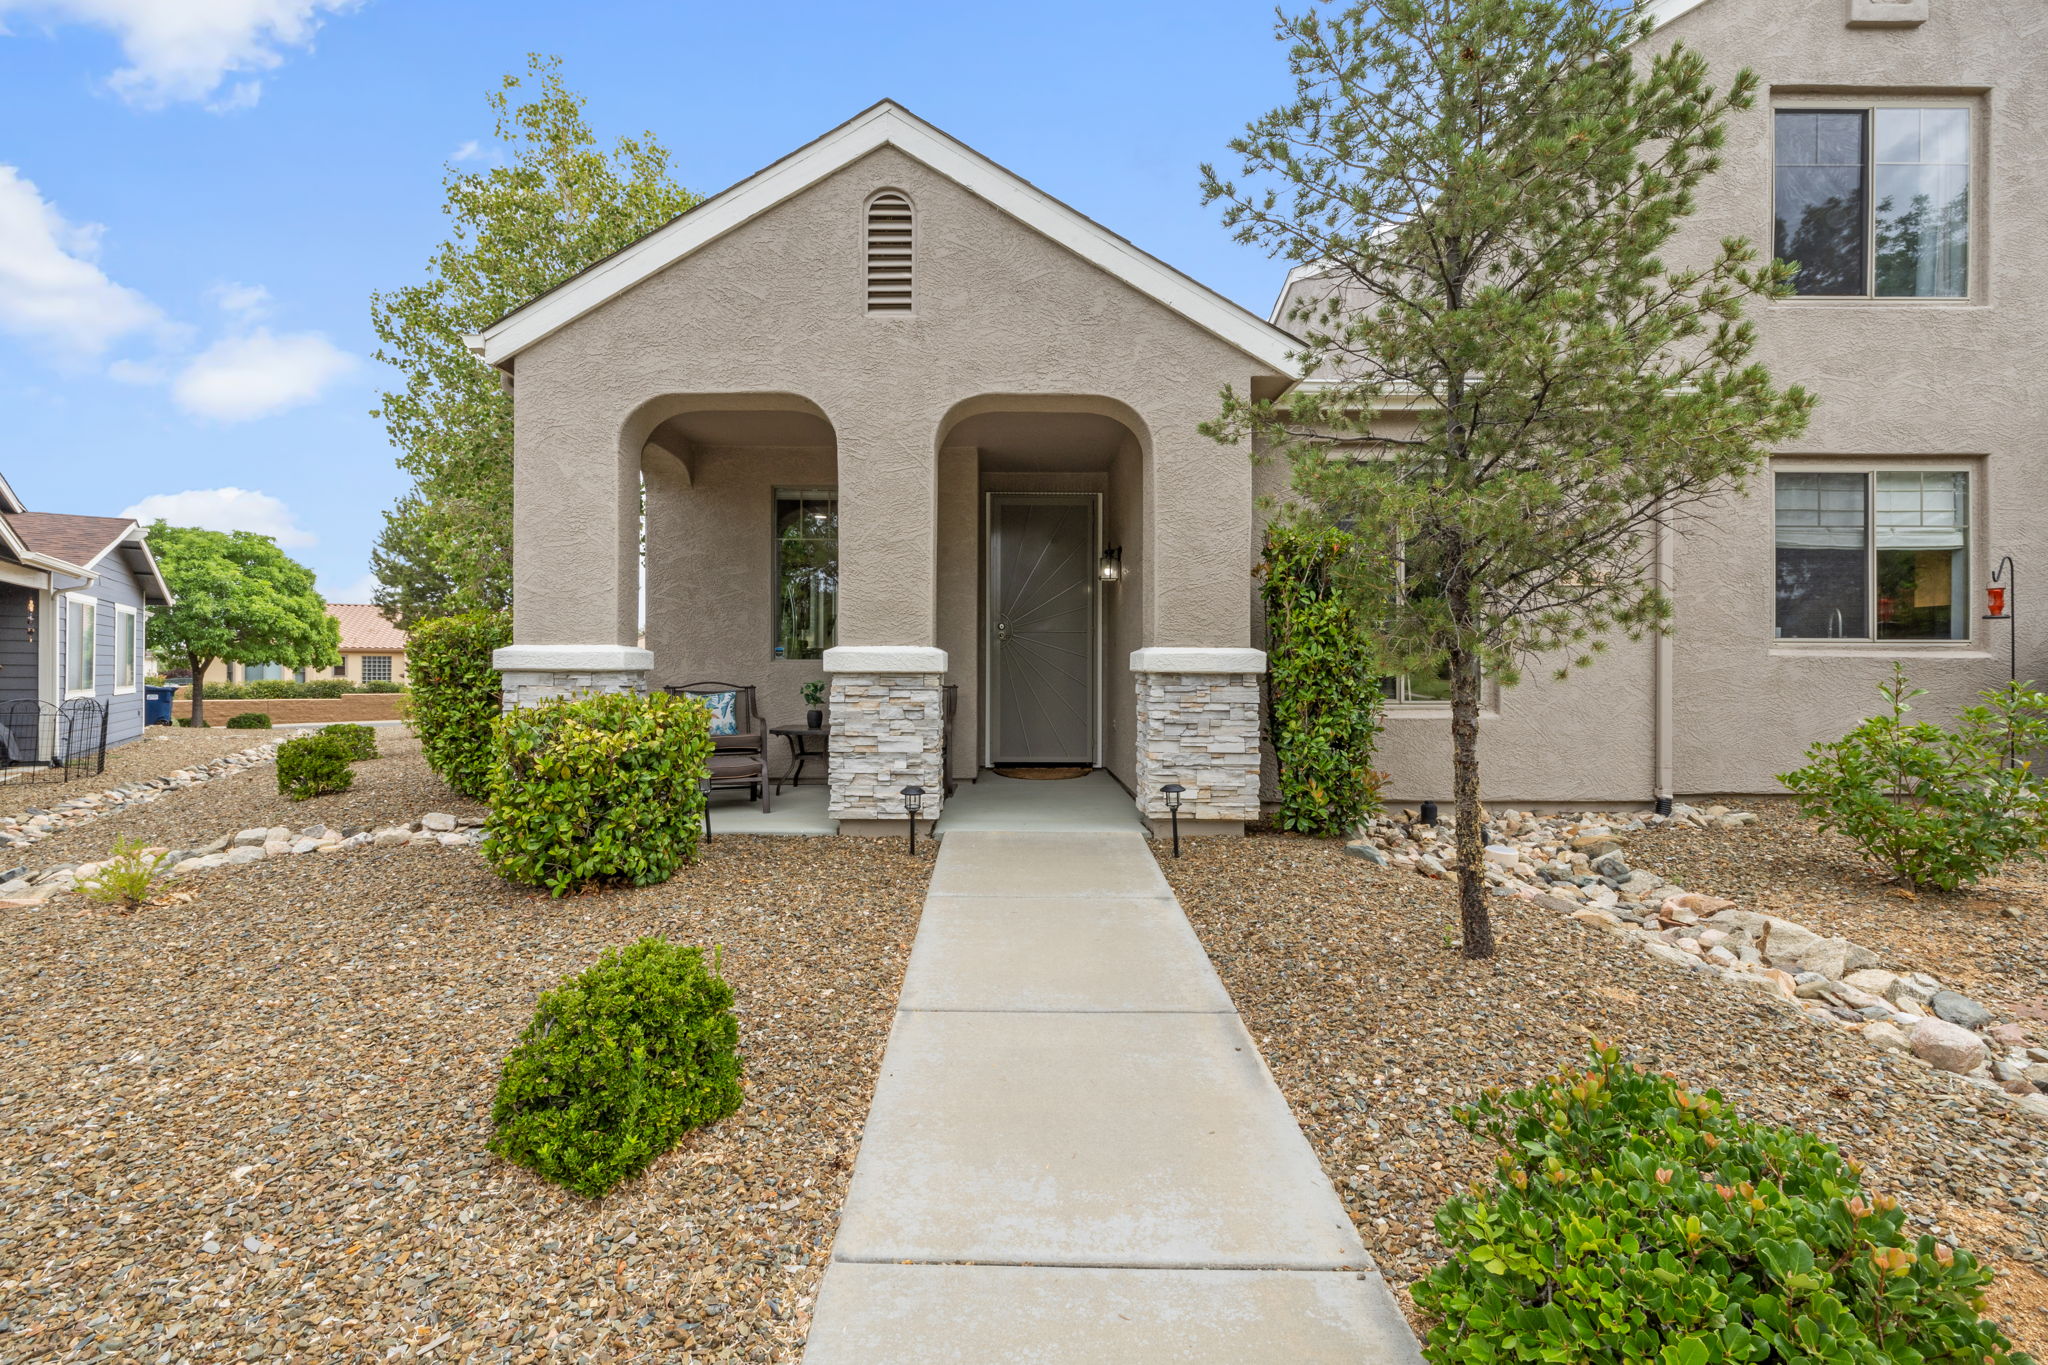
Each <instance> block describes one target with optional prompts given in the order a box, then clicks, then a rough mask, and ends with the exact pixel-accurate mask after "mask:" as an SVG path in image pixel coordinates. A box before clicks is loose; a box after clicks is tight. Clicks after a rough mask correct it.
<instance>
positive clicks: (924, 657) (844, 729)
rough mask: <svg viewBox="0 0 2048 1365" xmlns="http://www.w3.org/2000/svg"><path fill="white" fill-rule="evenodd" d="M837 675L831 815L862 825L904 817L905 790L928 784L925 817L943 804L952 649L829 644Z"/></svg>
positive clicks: (828, 663)
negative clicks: (948, 662)
mask: <svg viewBox="0 0 2048 1365" xmlns="http://www.w3.org/2000/svg"><path fill="white" fill-rule="evenodd" d="M824 663H825V669H826V671H827V672H828V673H830V674H831V676H832V687H831V697H832V739H831V749H830V758H829V760H828V767H829V770H830V777H831V805H830V812H831V815H832V818H833V819H835V820H839V821H841V822H846V823H845V824H843V825H842V828H847V827H851V828H852V829H853V830H854V831H855V832H859V830H860V826H861V825H862V824H864V823H865V822H870V821H887V822H890V823H891V824H895V823H898V822H901V821H902V820H903V819H904V805H903V789H904V788H905V787H909V786H917V787H922V788H924V793H925V794H924V801H923V805H922V807H921V808H920V810H919V812H918V818H919V820H935V819H937V818H938V816H939V812H940V810H941V809H942V808H943V806H944V804H945V785H946V783H945V761H944V750H945V727H946V692H945V687H946V652H945V651H944V650H942V649H932V648H928V647H924V646H907V645H904V646H856V645H842V646H839V647H836V648H833V649H828V650H826V651H825V660H824Z"/></svg>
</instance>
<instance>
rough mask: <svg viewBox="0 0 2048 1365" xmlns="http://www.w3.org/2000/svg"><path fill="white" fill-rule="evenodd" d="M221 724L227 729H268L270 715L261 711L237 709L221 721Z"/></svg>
mask: <svg viewBox="0 0 2048 1365" xmlns="http://www.w3.org/2000/svg"><path fill="white" fill-rule="evenodd" d="M221 726H222V728H224V729H228V730H268V729H269V728H270V717H269V715H268V714H266V713H265V712H262V711H237V712H236V713H235V714H234V715H232V716H229V717H228V718H227V719H226V720H224V721H222V722H221Z"/></svg>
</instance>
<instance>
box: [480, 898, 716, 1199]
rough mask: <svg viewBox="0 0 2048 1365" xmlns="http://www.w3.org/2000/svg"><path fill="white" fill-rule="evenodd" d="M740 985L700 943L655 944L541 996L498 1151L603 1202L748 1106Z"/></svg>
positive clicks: (502, 1110) (501, 1095) (500, 1105)
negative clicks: (735, 989)
mask: <svg viewBox="0 0 2048 1365" xmlns="http://www.w3.org/2000/svg"><path fill="white" fill-rule="evenodd" d="M738 1048H739V1021H738V1020H737V1019H736V1018H735V1017H734V1016H733V1012H732V987H730V986H728V985H727V984H726V983H725V981H724V979H723V978H721V977H720V976H719V975H718V963H717V961H716V960H715V959H714V960H713V962H712V963H711V964H710V965H709V966H707V965H706V964H705V962H704V954H703V953H702V951H701V950H699V949H696V948H681V947H677V946H676V945H674V944H672V943H669V942H668V941H666V940H665V939H661V938H644V939H641V940H640V941H639V942H638V943H635V944H633V945H632V946H631V947H628V948H614V949H611V950H610V951H608V952H606V953H605V955H604V956H603V957H601V958H599V959H598V961H597V965H595V966H593V967H591V968H590V969H589V970H588V971H586V972H584V973H583V974H582V975H580V976H576V977H572V978H571V979H570V980H568V981H566V982H564V983H563V984H562V985H560V986H558V987H556V988H555V989H554V990H552V991H549V992H548V993H547V994H546V995H543V996H542V997H541V998H540V1004H539V1006H538V1007H537V1008H536V1009H535V1010H534V1015H533V1022H532V1023H531V1024H528V1025H527V1027H526V1032H525V1033H523V1034H521V1035H520V1037H519V1043H518V1045H517V1046H516V1047H514V1048H513V1050H512V1054H511V1055H510V1056H509V1057H507V1058H506V1059H505V1072H504V1076H503V1078H502V1079H501V1080H500V1081H499V1082H498V1098H497V1101H496V1103H494V1104H493V1105H492V1106H491V1121H492V1122H493V1123H495V1124H496V1125H497V1128H498V1131H497V1134H496V1135H495V1136H494V1137H493V1138H492V1139H491V1150H492V1151H494V1152H496V1153H497V1154H498V1155H499V1156H502V1157H504V1158H505V1159H506V1160H508V1161H514V1162H517V1163H518V1164H520V1165H521V1166H525V1167H527V1168H528V1169H529V1170H532V1171H534V1172H536V1173H537V1174H539V1175H542V1176H545V1177H546V1178H547V1179H549V1180H552V1181H554V1182H556V1183H557V1184H560V1185H565V1186H567V1187H568V1188H569V1189H572V1190H574V1191H576V1192H577V1193H578V1194H583V1195H588V1196H590V1197H591V1198H593V1199H599V1198H602V1197H603V1196H604V1195H605V1194H607V1193H609V1192H610V1191H611V1189H612V1188H613V1187H614V1186H616V1185H618V1184H619V1183H620V1182H621V1181H624V1180H630V1179H632V1178H633V1177H634V1176H636V1175H638V1174H639V1173H640V1172H641V1171H644V1170H646V1169H647V1165H648V1163H649V1162H651V1161H653V1160H654V1159H655V1158H656V1157H658V1156H660V1155H661V1154H662V1153H663V1152H665V1151H667V1150H668V1149H669V1148H671V1147H673V1146H674V1145H675V1144H676V1141H677V1139H679V1138H681V1137H682V1135H683V1134H684V1133H685V1132H687V1131H689V1130H690V1129H692V1128H695V1127H698V1126H700V1125H702V1124H706V1123H711V1122H714V1121H716V1120H718V1119H722V1118H724V1117H725V1116H726V1115H727V1114H730V1113H732V1112H733V1111H734V1110H736V1109H738V1108H739V1107H740V1099H741V1095H740V1067H741V1060H740V1055H739V1051H738Z"/></svg>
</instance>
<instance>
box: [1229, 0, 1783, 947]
mask: <svg viewBox="0 0 2048 1365" xmlns="http://www.w3.org/2000/svg"><path fill="white" fill-rule="evenodd" d="M1649 31H1650V21H1649V19H1648V18H1647V17H1646V16H1645V15H1644V14H1643V13H1642V7H1641V6H1640V5H1617V4H1613V3H1611V2H1610V0H1377V2H1376V3H1373V2H1364V3H1354V4H1352V5H1350V6H1349V7H1348V8H1345V9H1342V10H1336V9H1335V8H1334V7H1332V8H1316V9H1311V10H1310V11H1309V12H1307V13H1305V14H1303V15H1301V16H1299V17H1297V18H1283V19H1282V20H1281V21H1280V24H1279V34H1280V37H1281V38H1282V39H1283V40H1284V41H1285V42H1287V44H1288V45H1289V46H1288V56H1289V62H1290V65H1291V67H1292V70H1293V75H1294V78H1295V87H1296V88H1295V98H1294V99H1293V100H1291V101H1290V102H1288V103H1287V104H1285V105H1283V106H1281V107H1280V108H1278V109H1276V110H1274V111H1273V112H1271V113H1269V114H1267V115H1265V116H1264V117H1262V118H1260V119H1258V120H1257V121H1256V122H1254V123H1253V124H1251V125H1250V127H1249V128H1248V129H1247V131H1246V132H1245V134H1244V135H1243V136H1241V137H1239V138H1238V139H1236V140H1235V141H1233V142H1232V143H1231V144H1230V145H1231V150H1232V152H1233V153H1235V154H1236V156H1237V157H1238V158H1239V159H1240V161H1241V163H1242V173H1243V174H1244V175H1245V176H1246V177H1247V178H1248V183H1247V184H1245V185H1242V186H1240V185H1238V184H1235V183H1232V182H1231V181H1228V180H1226V179H1224V178H1222V177H1221V176H1220V175H1219V174H1218V173H1217V172H1216V171H1215V170H1214V168H1212V167H1206V166H1205V167H1204V168H1203V181H1204V192H1205V196H1206V198H1207V200H1208V201H1209V202H1212V203H1213V202H1218V201H1220V202H1221V203H1222V204H1223V205H1224V206H1225V212H1224V220H1225V222H1226V224H1228V225H1229V226H1231V227H1232V228H1234V229H1235V230H1236V235H1237V237H1238V239H1239V240H1240V241H1243V242H1247V243H1250V244H1253V245H1259V246H1264V247H1265V248H1267V249H1268V250H1269V251H1271V252H1272V253H1273V254H1275V255H1278V256H1282V257H1285V258H1287V259H1288V260H1290V261H1294V262H1298V263H1301V264H1303V265H1307V266H1312V267H1313V270H1312V272H1310V273H1311V275H1312V278H1311V279H1310V280H1309V281H1308V282H1307V283H1306V284H1305V285H1304V288H1303V290H1302V291H1301V293H1300V294H1299V295H1298V296H1297V298H1298V302H1297V304H1296V305H1295V306H1294V309H1293V312H1292V315H1291V318H1290V321H1291V323H1292V324H1293V326H1294V329H1295V330H1296V331H1297V333H1298V334H1299V335H1301V336H1302V337H1303V339H1304V341H1303V348H1302V362H1303V365H1304V369H1305V372H1306V373H1308V374H1310V375H1313V376H1315V377H1317V378H1319V379H1321V380H1323V381H1324V382H1323V383H1320V384H1305V385H1301V386H1298V387H1296V388H1295V389H1293V390H1292V391H1291V392H1290V394H1289V395H1288V396H1287V397H1286V398H1285V399H1284V400H1277V401H1263V400H1256V399H1253V398H1251V397H1249V396H1246V395H1241V394H1239V393H1237V392H1236V391H1234V390H1226V391H1225V393H1224V399H1223V407H1222V412H1221V414H1220V416H1219V417H1218V418H1217V420H1216V421H1214V422H1212V423H1209V424H1208V425H1207V426H1206V427H1205V430H1207V431H1208V432H1209V434H1211V435H1212V436H1215V437H1217V438H1218V439H1221V440H1225V441H1242V440H1244V439H1246V438H1255V439H1256V440H1257V442H1258V443H1259V448H1260V449H1262V450H1264V451H1270V452H1273V453H1275V454H1278V455H1280V456H1282V457H1284V458H1286V459H1288V460H1289V461H1290V462H1291V463H1292V464H1293V469H1294V487H1295V490H1296V492H1297V493H1298V494H1299V495H1300V497H1301V500H1302V503H1303V511H1302V515H1303V516H1304V517H1305V518H1317V519H1320V520H1321V521H1322V522H1324V523H1325V524H1326V525H1329V526H1333V527H1341V528H1344V529H1346V530H1348V531H1351V532H1353V533H1354V534H1356V535H1357V536H1358V537H1359V538H1360V540H1361V541H1363V542H1366V543H1370V544H1375V545H1380V546H1384V547H1386V548H1387V550H1388V551H1389V552H1398V554H1399V556H1400V559H1401V563H1402V572H1401V575H1400V584H1401V586H1400V588H1399V590H1397V591H1389V590H1387V589H1386V588H1384V587H1382V586H1380V585H1376V584H1375V585H1370V586H1371V587H1372V590H1373V592H1374V593H1375V594H1376V595H1375V596H1374V597H1373V598H1371V599H1369V600H1365V601H1362V602H1361V604H1360V610H1361V612H1362V614H1363V615H1364V616H1365V617H1366V618H1367V619H1370V620H1372V621H1373V622H1374V623H1375V628H1374V635H1375V643H1376V646H1377V648H1378V649H1379V651H1380V653H1381V655H1382V662H1383V663H1384V664H1385V666H1386V667H1387V671H1388V672H1390V673H1413V672H1418V671H1422V670H1430V671H1432V672H1434V671H1436V670H1438V669H1445V670H1447V672H1448V677H1449V681H1450V694H1451V698H1450V699H1451V717H1450V723H1451V749H1452V754H1453V778H1454V781H1453V795H1454V796H1455V798H1456V803H1457V812H1458V816H1457V833H1458V841H1457V864H1458V870H1459V900H1460V910H1461V918H1462V921H1463V929H1464V944H1465V952H1466V953H1467V955H1469V956H1474V957H1485V956H1489V955H1491V953H1492V951H1493V933H1492V927H1491V921H1490V918H1489V916H1488V913H1487V906H1486V894H1485V880H1484V876H1483V868H1484V863H1483V857H1482V849H1481V833H1480V826H1481V821H1480V819H1479V789H1480V782H1479V749H1478V743H1479V741H1478V720H1479V711H1480V704H1481V695H1482V682H1483V679H1485V678H1487V677H1489V676H1490V677H1492V678H1494V679H1496V680H1498V681H1500V682H1503V683H1507V682H1512V681H1513V680H1514V678H1515V676H1516V673H1517V670H1518V669H1519V668H1520V667H1521V666H1522V665H1523V664H1524V663H1525V662H1527V661H1528V660H1529V659H1530V658H1532V657H1533V656H1536V655H1549V656H1551V662H1559V663H1562V664H1563V666H1564V667H1565V668H1567V669H1568V668H1569V667H1571V666H1572V665H1575V664H1580V663H1584V662H1587V661H1589V660H1590V659H1591V658H1592V657H1593V655H1594V654H1595V653H1596V652H1597V651H1598V650H1599V649H1600V648H1601V646H1602V645H1603V643H1604V641H1605V637H1606V636H1607V635H1609V634H1611V633H1614V632H1617V631H1618V632H1622V633H1624V634H1627V635H1630V636H1634V635H1639V634H1641V633H1643V632H1646V631H1655V630H1661V629H1663V628H1665V626H1666V625H1667V623H1668V621H1669V617H1670V606H1669V603H1668V602H1667V601H1666V599H1665V596H1664V594H1663V592H1662V590H1661V588H1660V586H1659V582H1658V575H1657V543H1658V539H1659V535H1660V528H1661V527H1663V526H1665V525H1668V524H1669V523H1670V522H1671V521H1672V520H1673V519H1674V518H1675V517H1678V516H1682V515H1683V514H1684V512H1685V511H1686V510H1687V509H1689V508H1692V507H1695V506H1697V505H1699V504H1700V503H1702V502H1705V501H1707V500H1710V499H1713V498H1717V497H1721V496H1723V495H1725V494H1726V493H1728V492H1729V491H1730V490H1732V489H1736V488H1739V487H1740V486H1741V485H1742V483H1743V481H1744V480H1745V479H1746V478H1747V477H1748V476H1750V475H1751V474H1752V473H1753V472H1754V471H1755V470H1757V469H1758V468H1759V467H1760V466H1761V464H1762V462H1763V461H1764V459H1765V458H1766V454H1767V452H1768V451H1770V450H1771V449H1773V448H1776V447H1779V446H1782V445H1784V444H1785V443H1786V442H1788V441H1789V440H1791V439H1792V438H1793V437H1795V436H1797V435H1798V434H1799V432H1800V431H1801V430H1802V429H1803V428H1804V426H1805V423H1806V417H1807V413H1808V411H1809V409H1810V408H1811V406H1812V400H1811V398H1810V397H1809V396H1808V395H1807V394H1806V393H1804V392H1803V391H1802V390H1800V389H1798V388H1790V389H1784V390H1781V389H1779V388H1777V387H1776V386H1775V385H1774V384H1773V382H1772V380H1771V377H1770V375H1769V373H1768V372H1766V370H1765V369H1764V368H1763V367H1762V366H1761V365H1759V364H1757V363H1755V361H1754V359H1753V353H1754V349H1755V343H1756V338H1755V335H1754V330H1753V328H1752V326H1751V325H1750V324H1749V323H1747V322H1745V321H1743V318H1742V311H1743V305H1744V303H1745V301H1746V300H1747V299H1749V298H1751V297H1762V298H1774V297H1778V296H1781V295H1783V294H1785V293H1787V292H1788V291H1789V289H1790V283H1789V281H1790V276H1791V271H1792V267H1791V266H1790V265H1787V264H1783V263H1775V262H1770V263H1759V262H1758V261H1757V253H1756V251H1755V250H1754V248H1752V247H1751V245H1750V244H1749V243H1748V242H1746V241H1743V240H1741V239H1739V238H1730V239H1727V240H1725V241H1722V242H1721V243H1719V244H1718V246H1717V247H1708V248H1705V249H1703V250H1702V252H1701V257H1702V259H1700V260H1698V261H1685V262H1679V261H1675V260H1674V261H1672V262H1670V263H1669V264H1667V263H1666V256H1665V253H1666V252H1667V250H1669V249H1671V248H1672V247H1673V246H1674V245H1675V242H1674V238H1675V236H1676V234H1677V233H1678V231H1679V229H1680V227H1681V226H1682V224H1683V223H1684V221H1685V219H1686V217H1687V216H1688V215H1689V214H1690V213H1691V212H1692V211H1693V209H1694V206H1695V203H1696V198H1697V194H1698V191H1699V189H1700V188H1701V186H1702V185H1704V184H1705V183H1706V180H1707V178H1708V177H1709V176H1710V175H1711V174H1712V173H1713V172H1714V171H1715V170H1716V169H1717V168H1718V167H1719V165H1720V160H1721V147H1722V143H1723V139H1724V124H1725V122H1726V119H1727V117H1728V115H1729V114H1730V113H1731V112H1733V111H1737V110H1746V109H1748V108H1750V107H1751V106H1752V105H1753V103H1754V102H1755V96H1756V90H1757V80H1756V77H1755V76H1754V75H1753V74H1751V73H1750V72H1747V71H1743V72H1739V73H1737V74H1736V75H1735V76H1734V77H1733V79H1732V80H1731V81H1730V82H1729V84H1728V86H1727V88H1726V90H1725V91H1723V90H1717V89H1715V87H1714V86H1713V84H1712V83H1711V82H1710V81H1709V79H1708V72H1707V65H1706V62H1705V60H1704V59H1703V58H1701V57H1700V56H1699V54H1697V53H1695V52H1691V51H1688V50H1686V49H1685V48H1684V47H1683V45H1678V44H1674V45H1672V46H1670V47H1669V48H1667V49H1665V50H1663V51H1653V50H1650V49H1649V48H1648V47H1646V48H1645V50H1643V51H1641V52H1638V51H1637V50H1636V48H1635V45H1636V44H1637V43H1638V42H1641V41H1643V40H1645V39H1646V38H1647V36H1648V33H1649Z"/></svg>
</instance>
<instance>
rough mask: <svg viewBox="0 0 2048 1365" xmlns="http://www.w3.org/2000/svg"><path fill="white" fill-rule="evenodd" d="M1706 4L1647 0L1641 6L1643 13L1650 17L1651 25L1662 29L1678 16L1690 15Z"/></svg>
mask: <svg viewBox="0 0 2048 1365" xmlns="http://www.w3.org/2000/svg"><path fill="white" fill-rule="evenodd" d="M1706 3H1707V0H1649V3H1648V4H1646V5H1644V6H1643V13H1644V14H1646V15H1648V16H1649V17H1650V22H1651V23H1653V24H1655V25H1656V26H1657V27H1658V28H1662V27H1664V25H1666V24H1668V23H1670V22H1671V21H1672V20H1673V19H1676V18H1677V17H1678V16H1679V15H1681V14H1690V13H1692V11H1694V10H1696V9H1698V8H1699V7H1700V6H1701V5H1704V4H1706Z"/></svg>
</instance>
